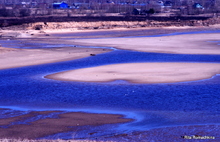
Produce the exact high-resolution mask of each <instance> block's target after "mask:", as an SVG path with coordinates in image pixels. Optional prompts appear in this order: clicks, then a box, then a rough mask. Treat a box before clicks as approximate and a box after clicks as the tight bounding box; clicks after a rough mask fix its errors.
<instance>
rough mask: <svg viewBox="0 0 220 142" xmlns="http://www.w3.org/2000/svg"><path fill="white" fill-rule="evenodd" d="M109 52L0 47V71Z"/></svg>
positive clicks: (79, 49)
mask: <svg viewBox="0 0 220 142" xmlns="http://www.w3.org/2000/svg"><path fill="white" fill-rule="evenodd" d="M108 51H110V50H107V49H105V50H103V49H91V48H77V47H63V48H51V49H13V48H4V47H0V69H7V68H14V67H23V66H30V65H39V64H44V63H52V62H59V61H66V60H74V59H79V58H84V57H88V56H90V54H100V53H105V52H108Z"/></svg>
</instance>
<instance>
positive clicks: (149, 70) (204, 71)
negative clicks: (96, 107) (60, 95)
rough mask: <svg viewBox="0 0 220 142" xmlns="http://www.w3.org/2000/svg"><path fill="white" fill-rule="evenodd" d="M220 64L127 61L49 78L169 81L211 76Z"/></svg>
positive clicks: (62, 73)
mask: <svg viewBox="0 0 220 142" xmlns="http://www.w3.org/2000/svg"><path fill="white" fill-rule="evenodd" d="M218 73H220V64H214V63H213V64H211V63H126V64H114V65H106V66H98V67H92V68H84V69H78V70H72V71H66V72H61V73H56V74H52V75H48V76H46V78H50V79H58V80H67V81H84V82H109V81H114V80H127V81H129V82H133V83H170V82H184V81H193V80H201V79H207V78H211V77H212V76H214V75H216V74H218Z"/></svg>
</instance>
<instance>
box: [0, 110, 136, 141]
mask: <svg viewBox="0 0 220 142" xmlns="http://www.w3.org/2000/svg"><path fill="white" fill-rule="evenodd" d="M54 113H57V115H55V116H56V117H48V116H53V115H52V114H54ZM3 115H4V114H3ZM36 118H38V119H36ZM131 121H133V119H127V118H123V116H122V115H118V114H102V113H100V114H94V113H83V112H61V111H31V112H28V113H26V114H23V115H18V116H14V117H10V116H9V117H7V118H1V119H0V124H1V127H0V138H10V139H37V138H42V137H46V136H50V135H54V134H57V133H65V132H70V131H72V132H73V133H74V131H75V132H77V130H79V129H80V127H81V126H89V125H90V126H92V127H94V126H100V125H104V124H116V123H126V122H131ZM94 133H97V131H95V130H94ZM92 134H93V133H88V134H87V135H88V136H90V135H92ZM72 139H74V134H73V138H72Z"/></svg>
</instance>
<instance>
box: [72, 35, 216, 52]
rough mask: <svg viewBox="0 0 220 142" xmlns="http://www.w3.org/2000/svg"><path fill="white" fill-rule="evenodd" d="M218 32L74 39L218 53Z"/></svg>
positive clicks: (147, 49) (148, 48)
mask: <svg viewBox="0 0 220 142" xmlns="http://www.w3.org/2000/svg"><path fill="white" fill-rule="evenodd" d="M219 37H220V33H207V34H187V35H175V36H164V37H138V38H137V37H136V38H107V39H86V40H84V39H81V40H79V39H78V40H75V42H76V43H78V44H82V45H93V46H95V45H96V46H110V47H116V48H119V49H126V50H136V51H142V52H157V53H175V54H218V55H219V54H220V45H217V43H213V42H207V41H220V38H219Z"/></svg>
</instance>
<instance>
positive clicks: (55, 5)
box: [53, 2, 69, 9]
mask: <svg viewBox="0 0 220 142" xmlns="http://www.w3.org/2000/svg"><path fill="white" fill-rule="evenodd" d="M53 8H54V9H66V8H69V6H68V4H67V3H65V2H61V3H53Z"/></svg>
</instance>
